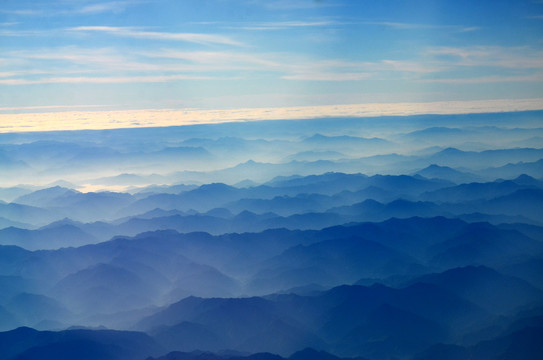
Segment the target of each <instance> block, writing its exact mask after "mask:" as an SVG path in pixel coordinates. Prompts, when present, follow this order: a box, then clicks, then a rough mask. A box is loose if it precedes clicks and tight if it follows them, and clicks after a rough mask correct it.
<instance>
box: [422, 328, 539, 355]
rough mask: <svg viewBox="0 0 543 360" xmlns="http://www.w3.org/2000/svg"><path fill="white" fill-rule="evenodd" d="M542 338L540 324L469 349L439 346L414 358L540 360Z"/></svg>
mask: <svg viewBox="0 0 543 360" xmlns="http://www.w3.org/2000/svg"><path fill="white" fill-rule="evenodd" d="M542 337H543V326H542V325H541V324H539V326H533V327H526V328H523V329H521V330H518V331H515V332H513V333H511V334H507V335H503V336H500V337H496V338H493V339H491V340H487V341H482V342H479V343H478V344H476V345H473V346H469V347H464V346H458V345H446V344H436V345H434V346H432V347H430V348H428V349H427V350H425V351H424V352H422V353H420V354H418V355H417V356H415V357H413V360H433V359H448V360H465V359H473V360H499V359H513V360H516V359H518V360H537V359H540V358H541V354H542V353H543V345H542V343H541V338H542Z"/></svg>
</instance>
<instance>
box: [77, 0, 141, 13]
mask: <svg viewBox="0 0 543 360" xmlns="http://www.w3.org/2000/svg"><path fill="white" fill-rule="evenodd" d="M134 3H135V2H134V1H133V2H130V1H110V2H103V3H98V4H90V5H85V6H83V7H82V8H79V9H76V10H74V12H77V13H80V14H99V13H104V12H114V13H118V12H122V11H124V10H125V9H126V7H127V6H129V5H131V4H134Z"/></svg>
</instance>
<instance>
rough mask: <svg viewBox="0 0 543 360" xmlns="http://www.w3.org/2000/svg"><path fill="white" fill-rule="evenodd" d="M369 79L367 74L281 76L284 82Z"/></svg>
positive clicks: (323, 73)
mask: <svg viewBox="0 0 543 360" xmlns="http://www.w3.org/2000/svg"><path fill="white" fill-rule="evenodd" d="M369 77H370V74H367V73H326V72H315V73H299V74H293V75H284V76H281V78H282V79H286V80H302V81H360V80H365V79H368V78H369Z"/></svg>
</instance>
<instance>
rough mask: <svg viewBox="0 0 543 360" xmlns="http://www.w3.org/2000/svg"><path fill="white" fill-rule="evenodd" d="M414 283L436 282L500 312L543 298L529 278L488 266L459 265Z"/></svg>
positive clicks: (511, 310) (476, 302) (486, 307)
mask: <svg viewBox="0 0 543 360" xmlns="http://www.w3.org/2000/svg"><path fill="white" fill-rule="evenodd" d="M413 282H424V283H430V284H435V285H437V286H439V287H441V288H443V289H445V290H447V291H450V292H451V293H454V294H456V295H458V296H460V297H463V298H465V299H467V300H469V301H471V302H473V303H474V304H477V305H479V306H480V307H482V308H484V309H486V310H488V311H490V312H493V313H497V314H510V313H513V312H514V311H515V310H516V309H518V308H519V307H521V306H524V305H526V304H529V303H532V302H533V303H537V302H541V301H543V293H542V292H541V291H540V290H538V289H536V288H534V287H533V286H532V285H530V284H529V283H527V282H526V281H524V280H521V279H519V278H515V277H508V276H504V275H502V274H500V273H499V272H497V271H495V270H493V269H490V268H488V267H485V266H467V267H463V268H455V269H451V270H447V271H445V272H443V273H440V274H428V275H424V276H422V277H419V278H416V279H415V280H413ZM496 294H500V296H496Z"/></svg>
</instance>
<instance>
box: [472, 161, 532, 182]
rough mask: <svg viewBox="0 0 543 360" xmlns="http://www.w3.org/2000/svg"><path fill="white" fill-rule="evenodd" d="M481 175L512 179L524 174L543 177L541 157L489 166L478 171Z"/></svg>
mask: <svg viewBox="0 0 543 360" xmlns="http://www.w3.org/2000/svg"><path fill="white" fill-rule="evenodd" d="M480 174H481V176H484V177H491V178H503V179H513V178H515V177H518V176H519V175H522V174H526V175H529V176H532V177H535V178H539V179H540V178H543V158H541V159H537V160H535V161H517V162H511V163H509V164H506V165H503V166H500V167H491V168H487V169H484V170H482V171H480Z"/></svg>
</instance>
